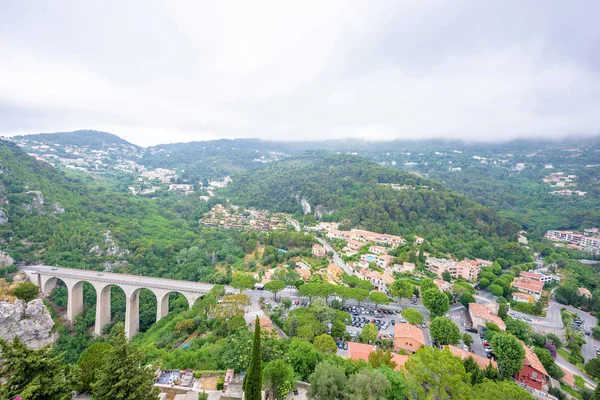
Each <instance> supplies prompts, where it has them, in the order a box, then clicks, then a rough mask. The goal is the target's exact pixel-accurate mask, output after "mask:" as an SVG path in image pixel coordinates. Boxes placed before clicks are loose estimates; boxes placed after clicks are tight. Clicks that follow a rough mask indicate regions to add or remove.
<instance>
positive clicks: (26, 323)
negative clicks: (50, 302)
mask: <svg viewBox="0 0 600 400" xmlns="http://www.w3.org/2000/svg"><path fill="white" fill-rule="evenodd" d="M53 326H54V321H52V317H51V316H50V312H48V309H47V308H46V306H45V305H44V303H43V302H42V300H40V299H34V300H32V301H30V302H29V303H25V302H23V301H22V300H18V299H17V300H15V301H14V302H8V301H0V338H1V339H5V340H7V341H9V342H12V340H13V339H14V337H15V336H18V337H19V339H21V341H22V342H23V343H25V344H26V345H27V346H28V347H30V348H32V349H40V348H42V347H44V346H46V345H48V344H50V343H53V342H54V340H55V337H56V334H55V333H53V332H52V327H53Z"/></svg>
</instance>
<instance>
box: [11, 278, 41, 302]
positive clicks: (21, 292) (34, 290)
mask: <svg viewBox="0 0 600 400" xmlns="http://www.w3.org/2000/svg"><path fill="white" fill-rule="evenodd" d="M39 293H40V289H39V288H38V287H37V286H36V285H34V284H33V283H31V282H23V283H21V284H20V285H19V286H17V287H16V288H14V289H13V291H12V294H13V295H15V296H16V297H17V298H19V299H21V300H23V301H24V302H25V303H29V302H30V301H31V300H33V299H35V298H36V297H37V295H38V294H39Z"/></svg>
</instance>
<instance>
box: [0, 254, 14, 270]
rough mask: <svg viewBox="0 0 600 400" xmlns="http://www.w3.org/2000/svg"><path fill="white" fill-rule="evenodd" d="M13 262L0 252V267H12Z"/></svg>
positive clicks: (9, 257)
mask: <svg viewBox="0 0 600 400" xmlns="http://www.w3.org/2000/svg"><path fill="white" fill-rule="evenodd" d="M14 263H15V260H14V259H13V258H12V257H11V256H9V255H8V254H6V253H5V252H3V251H0V267H8V266H9V265H13V264H14Z"/></svg>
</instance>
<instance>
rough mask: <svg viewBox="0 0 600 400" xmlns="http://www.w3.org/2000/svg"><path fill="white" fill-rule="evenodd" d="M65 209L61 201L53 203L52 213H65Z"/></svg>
mask: <svg viewBox="0 0 600 400" xmlns="http://www.w3.org/2000/svg"><path fill="white" fill-rule="evenodd" d="M64 213H65V209H64V208H63V206H61V205H60V204H59V203H54V204H52V214H54V215H56V214H64Z"/></svg>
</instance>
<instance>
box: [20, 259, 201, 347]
mask: <svg viewBox="0 0 600 400" xmlns="http://www.w3.org/2000/svg"><path fill="white" fill-rule="evenodd" d="M23 269H24V270H25V272H26V273H27V274H28V277H29V279H30V281H32V282H33V283H35V284H37V285H38V286H39V287H40V290H41V292H43V293H50V292H51V291H52V289H53V288H54V287H55V286H56V284H57V283H58V282H63V283H64V284H65V286H66V288H67V296H68V299H67V320H69V321H71V322H72V321H74V319H75V317H76V316H77V315H78V314H79V313H81V312H83V309H84V307H83V292H84V290H83V288H84V286H86V293H87V294H88V296H90V288H88V287H87V286H89V285H91V286H93V287H94V289H95V291H96V326H95V328H94V331H95V333H96V334H101V333H102V330H103V328H104V327H105V326H106V325H107V324H109V323H110V321H111V301H110V300H111V289H112V287H113V286H117V287H119V288H120V289H121V290H122V291H123V293H124V296H125V333H126V335H127V337H129V338H131V337H132V336H134V335H135V334H136V333H137V332H138V330H139V323H140V314H139V312H140V293H146V291H142V289H148V290H149V291H150V292H152V293H153V295H154V297H155V298H156V321H159V320H160V319H161V318H163V317H164V316H165V315H167V314H168V313H169V308H170V307H169V305H170V304H169V303H171V306H172V303H173V298H172V297H171V298H170V296H172V295H171V293H177V294H178V295H179V296H183V297H184V298H185V301H182V302H181V303H184V304H186V305H185V306H186V307H189V308H192V307H193V305H194V303H195V302H196V301H197V300H198V299H200V298H201V297H202V296H203V295H204V294H206V293H207V292H208V291H210V289H211V288H212V286H213V285H210V284H204V283H197V282H187V281H174V280H170V279H160V278H152V277H138V276H133V275H125V274H113V273H107V272H105V273H98V272H94V271H84V270H74V269H69V268H57V267H50V266H29V267H25V268H23ZM86 283H87V284H86ZM113 294H114V293H113ZM177 303H180V302H179V301H178V302H177ZM181 306H183V304H181ZM171 308H172V307H171ZM113 311H114V310H113Z"/></svg>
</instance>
